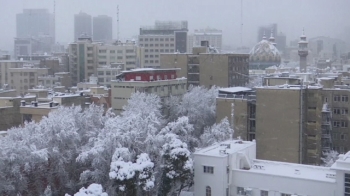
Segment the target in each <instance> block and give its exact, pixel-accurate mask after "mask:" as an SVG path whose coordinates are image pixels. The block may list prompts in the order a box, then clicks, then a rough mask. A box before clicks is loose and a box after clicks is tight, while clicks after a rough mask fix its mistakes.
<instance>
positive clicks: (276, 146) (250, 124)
mask: <svg viewBox="0 0 350 196" xmlns="http://www.w3.org/2000/svg"><path fill="white" fill-rule="evenodd" d="M349 93H350V89H339V88H322V87H321V86H300V85H281V86H268V87H266V86H265V87H259V88H257V89H256V95H255V96H254V95H252V94H251V95H249V96H248V95H244V94H243V95H244V96H242V92H237V93H231V94H229V93H227V92H220V95H219V97H218V98H217V121H220V120H221V119H223V118H224V117H229V119H230V118H231V119H232V121H233V122H231V123H232V125H233V128H234V130H235V137H238V136H239V137H241V138H242V139H247V140H253V139H255V140H256V142H257V156H258V157H260V158H263V159H268V160H275V161H284V162H292V163H303V164H311V165H314V164H315V165H319V164H321V160H320V158H321V157H322V156H323V152H326V151H329V150H331V149H333V150H336V151H338V152H339V153H344V152H346V151H347V150H349V149H350V141H349V138H348V137H349V136H348V135H349V134H350V133H349V128H348V126H349V125H348V123H349V120H350V116H349V114H348V108H349V106H350V105H349V100H348V97H349V96H350V94H349ZM255 97H256V98H255ZM232 111H234V112H232ZM232 113H233V114H234V115H233V117H232Z"/></svg>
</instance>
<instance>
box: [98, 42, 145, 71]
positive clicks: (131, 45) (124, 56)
mask: <svg viewBox="0 0 350 196" xmlns="http://www.w3.org/2000/svg"><path fill="white" fill-rule="evenodd" d="M97 49H98V50H97V52H98V54H97V62H98V66H103V65H111V64H114V63H118V64H124V70H130V69H135V68H142V67H143V58H144V57H143V54H144V49H143V48H141V47H139V46H137V45H136V43H135V42H134V41H126V42H125V43H121V42H116V43H115V44H111V45H107V44H101V43H99V44H98V46H97Z"/></svg>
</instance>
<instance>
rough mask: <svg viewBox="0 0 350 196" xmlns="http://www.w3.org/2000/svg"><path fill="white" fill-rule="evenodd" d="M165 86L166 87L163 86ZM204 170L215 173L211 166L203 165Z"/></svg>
mask: <svg viewBox="0 0 350 196" xmlns="http://www.w3.org/2000/svg"><path fill="white" fill-rule="evenodd" d="M163 88H164V87H163ZM203 172H204V173H209V174H213V173H214V167H211V166H203Z"/></svg>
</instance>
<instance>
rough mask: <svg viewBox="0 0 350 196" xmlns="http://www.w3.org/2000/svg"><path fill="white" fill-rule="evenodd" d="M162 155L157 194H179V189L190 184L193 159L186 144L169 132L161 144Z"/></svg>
mask: <svg viewBox="0 0 350 196" xmlns="http://www.w3.org/2000/svg"><path fill="white" fill-rule="evenodd" d="M162 156H163V165H162V169H163V170H162V178H161V183H160V186H159V194H160V195H174V194H176V195H180V193H181V190H183V189H184V188H186V187H188V186H191V185H192V180H193V161H192V159H191V157H190V151H189V150H188V149H187V144H186V143H184V142H182V141H181V140H179V139H178V138H177V136H176V135H175V134H171V133H170V134H168V135H167V142H166V143H165V144H164V145H163V148H162Z"/></svg>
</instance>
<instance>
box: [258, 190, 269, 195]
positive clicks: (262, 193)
mask: <svg viewBox="0 0 350 196" xmlns="http://www.w3.org/2000/svg"><path fill="white" fill-rule="evenodd" d="M260 196H269V192H268V191H264V190H261V191H260Z"/></svg>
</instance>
